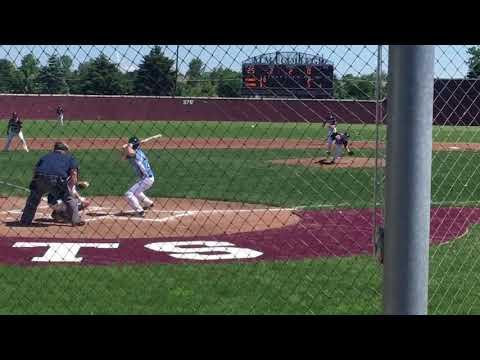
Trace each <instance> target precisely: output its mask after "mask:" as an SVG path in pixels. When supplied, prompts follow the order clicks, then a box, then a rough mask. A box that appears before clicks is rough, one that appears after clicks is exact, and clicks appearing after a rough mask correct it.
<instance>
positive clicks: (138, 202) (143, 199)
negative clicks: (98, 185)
mask: <svg viewBox="0 0 480 360" xmlns="http://www.w3.org/2000/svg"><path fill="white" fill-rule="evenodd" d="M123 155H124V159H126V160H128V162H129V163H130V164H131V165H132V167H133V169H134V171H135V174H136V175H137V176H138V177H139V179H138V181H137V182H136V183H135V184H134V185H133V186H132V187H131V188H130V189H128V191H127V192H126V193H125V198H126V199H127V202H128V204H129V205H130V207H131V208H132V209H133V210H135V216H136V217H144V216H145V210H148V209H150V208H152V207H153V201H152V200H151V199H149V198H148V197H147V196H146V195H145V191H147V190H148V189H150V188H151V187H152V185H153V183H154V182H155V178H154V174H153V171H152V168H151V167H150V163H149V161H148V158H147V155H145V153H144V152H143V151H142V150H141V149H140V140H139V139H138V138H137V137H135V136H133V137H131V138H130V139H128V144H126V145H124V146H123Z"/></svg>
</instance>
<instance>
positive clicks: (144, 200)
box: [125, 177, 155, 212]
mask: <svg viewBox="0 0 480 360" xmlns="http://www.w3.org/2000/svg"><path fill="white" fill-rule="evenodd" d="M154 182H155V179H154V178H153V177H150V178H143V179H140V180H139V181H138V182H137V183H135V185H133V186H132V187H131V188H130V189H128V191H127V192H126V193H125V198H126V199H127V202H128V204H129V205H130V207H131V208H132V209H134V210H135V211H137V212H141V211H143V207H142V205H141V204H143V205H146V206H148V205H152V204H153V201H152V200H150V199H149V198H148V197H147V196H146V195H145V194H144V192H145V191H147V190H148V189H150V188H151V187H152V185H153V183H154Z"/></svg>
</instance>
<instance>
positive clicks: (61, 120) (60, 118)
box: [58, 114, 63, 126]
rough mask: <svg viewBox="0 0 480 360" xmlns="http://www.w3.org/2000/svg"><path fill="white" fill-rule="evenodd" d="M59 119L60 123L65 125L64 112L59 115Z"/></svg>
mask: <svg viewBox="0 0 480 360" xmlns="http://www.w3.org/2000/svg"><path fill="white" fill-rule="evenodd" d="M58 121H59V122H60V125H62V126H63V114H60V115H58Z"/></svg>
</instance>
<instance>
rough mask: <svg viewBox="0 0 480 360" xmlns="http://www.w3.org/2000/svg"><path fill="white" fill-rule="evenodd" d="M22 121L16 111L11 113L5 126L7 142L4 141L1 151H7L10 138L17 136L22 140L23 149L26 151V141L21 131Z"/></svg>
mask: <svg viewBox="0 0 480 360" xmlns="http://www.w3.org/2000/svg"><path fill="white" fill-rule="evenodd" d="M22 124H23V123H22V121H21V120H20V117H19V116H18V114H17V113H16V112H14V113H12V117H11V118H10V120H8V127H7V142H6V143H5V147H4V148H3V151H8V149H9V148H10V144H11V143H12V140H13V139H14V138H15V137H16V136H18V138H19V139H20V141H21V142H22V145H23V149H24V150H25V151H26V152H28V146H27V142H26V141H25V138H24V136H23V133H22Z"/></svg>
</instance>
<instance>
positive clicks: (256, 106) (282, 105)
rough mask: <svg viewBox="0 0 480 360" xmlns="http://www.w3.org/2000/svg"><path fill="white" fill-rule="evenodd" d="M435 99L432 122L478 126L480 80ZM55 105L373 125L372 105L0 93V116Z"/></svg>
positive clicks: (88, 110)
mask: <svg viewBox="0 0 480 360" xmlns="http://www.w3.org/2000/svg"><path fill="white" fill-rule="evenodd" d="M434 97H435V100H434V109H433V112H434V124H437V125H480V81H478V80H464V79H436V80H435V86H434ZM59 104H62V105H63V106H64V108H65V118H66V119H68V120H165V121H167V120H169V121H182V120H192V121H255V122H262V121H266V122H321V121H323V120H324V119H326V118H327V116H328V113H329V112H330V111H331V112H333V113H334V114H335V115H336V116H337V118H338V120H339V121H340V122H346V123H374V122H375V102H373V101H352V100H294V99H291V100H278V99H277V100H275V99H269V100H259V99H231V98H229V99H226V98H193V99H188V98H170V97H168V98H167V97H135V96H75V95H70V96H58V95H0V116H1V117H2V118H6V117H7V116H9V115H10V113H11V112H13V111H16V112H18V113H19V114H20V116H21V117H23V118H24V119H54V118H55V117H56V114H55V110H56V108H57V106H58V105H59ZM385 108H386V102H384V103H383V106H382V111H383V113H385V110H386V109H385Z"/></svg>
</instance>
